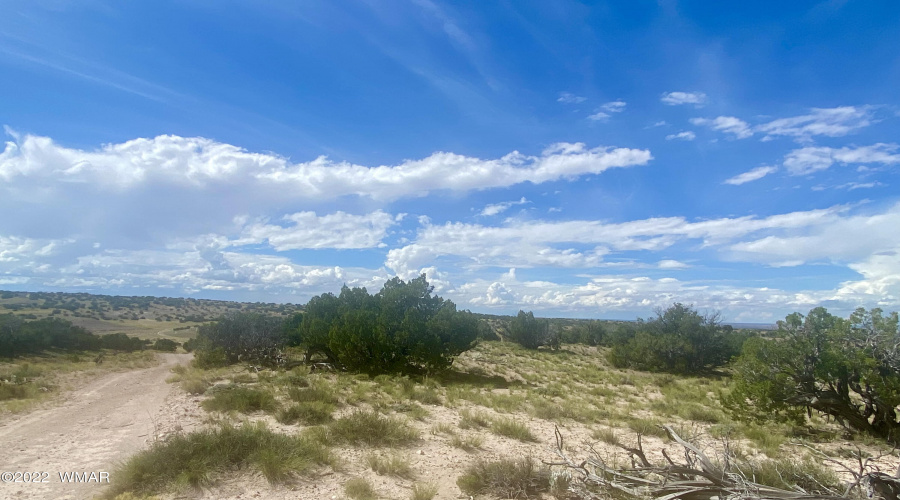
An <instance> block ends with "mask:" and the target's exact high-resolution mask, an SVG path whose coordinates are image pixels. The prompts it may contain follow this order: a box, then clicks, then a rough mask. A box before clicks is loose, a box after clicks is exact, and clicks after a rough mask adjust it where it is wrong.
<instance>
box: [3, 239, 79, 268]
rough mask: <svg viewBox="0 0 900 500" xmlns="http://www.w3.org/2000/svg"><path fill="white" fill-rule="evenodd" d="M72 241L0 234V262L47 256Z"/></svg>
mask: <svg viewBox="0 0 900 500" xmlns="http://www.w3.org/2000/svg"><path fill="white" fill-rule="evenodd" d="M72 243H74V241H73V240H71V239H69V240H63V239H56V240H54V239H49V240H48V239H34V238H23V237H20V236H3V235H0V262H17V261H22V260H31V259H33V258H35V257H48V256H51V255H53V254H55V253H57V252H58V250H59V248H60V247H62V246H64V245H68V244H72Z"/></svg>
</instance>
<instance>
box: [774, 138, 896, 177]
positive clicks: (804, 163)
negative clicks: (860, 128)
mask: <svg viewBox="0 0 900 500" xmlns="http://www.w3.org/2000/svg"><path fill="white" fill-rule="evenodd" d="M898 149H900V146H898V145H897V144H884V143H878V144H873V145H871V146H862V147H843V148H829V147H815V146H811V147H806V148H801V149H795V150H794V151H791V152H790V153H788V154H787V155H786V156H785V159H784V166H785V168H786V169H787V171H788V173H790V174H791V175H807V174H811V173H813V172H817V171H819V170H826V169H828V168H829V167H831V166H832V165H834V164H835V163H841V164H858V163H881V164H883V165H894V164H897V163H900V154H898V153H895V152H896V151H897V150H898Z"/></svg>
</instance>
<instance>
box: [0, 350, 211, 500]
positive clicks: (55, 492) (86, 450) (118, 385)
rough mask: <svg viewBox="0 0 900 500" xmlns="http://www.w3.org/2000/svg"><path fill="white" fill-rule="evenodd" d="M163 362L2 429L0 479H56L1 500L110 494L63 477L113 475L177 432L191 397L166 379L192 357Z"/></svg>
mask: <svg viewBox="0 0 900 500" xmlns="http://www.w3.org/2000/svg"><path fill="white" fill-rule="evenodd" d="M160 356H161V360H162V362H161V363H160V364H159V365H158V366H155V367H153V368H146V369H141V370H134V371H128V372H118V373H108V374H105V375H103V376H101V377H100V378H98V379H96V380H93V381H92V382H90V383H88V384H87V385H85V386H83V387H81V388H79V389H76V390H74V391H72V392H70V393H68V394H66V395H64V396H63V397H62V400H61V401H60V402H59V403H58V404H56V405H53V406H52V407H49V408H43V409H39V410H36V411H33V412H31V413H28V414H26V415H18V416H12V417H6V419H5V420H4V421H2V422H0V472H6V471H9V472H16V471H19V472H49V476H46V481H47V482H42V483H27V484H26V483H3V484H0V498H2V499H15V500H20V499H31V498H35V499H37V498H41V499H44V498H56V499H82V498H94V497H95V496H96V495H99V494H101V493H102V492H103V490H104V488H103V487H102V486H101V485H100V484H98V483H96V482H92V483H80V484H74V483H68V482H62V481H60V477H59V475H58V474H59V473H60V472H97V473H99V472H108V473H112V471H113V468H114V467H115V464H116V463H117V462H118V461H121V460H123V459H126V458H128V457H129V456H130V455H131V454H133V453H134V452H135V451H137V450H139V449H140V448H142V447H144V446H145V445H146V444H147V443H148V442H149V441H152V440H153V439H155V438H157V437H159V436H158V435H159V434H160V433H161V432H164V431H162V430H161V429H163V428H166V429H167V430H169V431H171V430H174V428H175V427H177V425H178V424H177V423H175V422H174V420H176V419H178V418H180V417H182V416H184V415H183V412H179V411H178V409H177V408H174V407H173V406H174V401H173V400H174V399H176V398H177V399H183V398H184V395H183V393H181V394H177V393H176V391H175V390H174V387H173V385H171V384H167V383H166V382H165V380H166V378H167V377H168V376H169V375H171V369H172V367H173V366H174V365H176V364H184V363H187V362H188V361H189V360H190V359H191V355H190V354H161V355H160ZM188 417H190V415H188ZM189 420H195V419H189ZM98 478H99V474H98Z"/></svg>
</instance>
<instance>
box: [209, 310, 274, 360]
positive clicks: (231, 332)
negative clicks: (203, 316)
mask: <svg viewBox="0 0 900 500" xmlns="http://www.w3.org/2000/svg"><path fill="white" fill-rule="evenodd" d="M284 322H285V320H284V319H282V318H280V317H277V316H267V315H264V314H259V313H245V312H235V313H231V314H228V315H226V316H223V317H221V318H219V320H218V321H216V322H213V323H207V324H205V325H201V326H200V327H199V329H198V333H197V339H198V341H197V342H196V345H194V346H193V347H194V350H195V352H196V354H195V356H202V354H203V351H218V350H219V349H221V352H220V353H216V354H215V356H214V358H215V359H214V361H215V362H216V363H220V362H221V360H220V357H221V356H222V355H224V357H225V363H227V364H231V363H236V362H238V361H243V362H249V363H256V364H260V365H265V366H275V365H277V364H278V363H279V361H280V360H281V359H282V349H283V348H284V346H285V344H286V342H287V337H286V332H285V330H284ZM198 366H200V365H199V364H198ZM210 366H216V365H210ZM218 366H221V365H218Z"/></svg>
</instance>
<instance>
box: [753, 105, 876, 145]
mask: <svg viewBox="0 0 900 500" xmlns="http://www.w3.org/2000/svg"><path fill="white" fill-rule="evenodd" d="M871 123H872V111H871V108H870V107H868V106H863V107H854V106H841V107H837V108H827V109H823V108H812V109H811V110H810V113H809V114H806V115H801V116H794V117H790V118H780V119H777V120H773V121H771V122H769V123H765V124H762V125H757V126H756V127H755V131H757V132H761V133H763V134H766V137H764V138H763V140H767V139H771V138H772V136H787V137H795V138H797V139H798V140H801V141H808V140H810V138H811V137H812V136H816V135H824V136H826V137H841V136H845V135H847V134H850V133H852V132H855V131H857V130H859V129H861V128H864V127H868V126H869V125H870V124H871Z"/></svg>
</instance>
